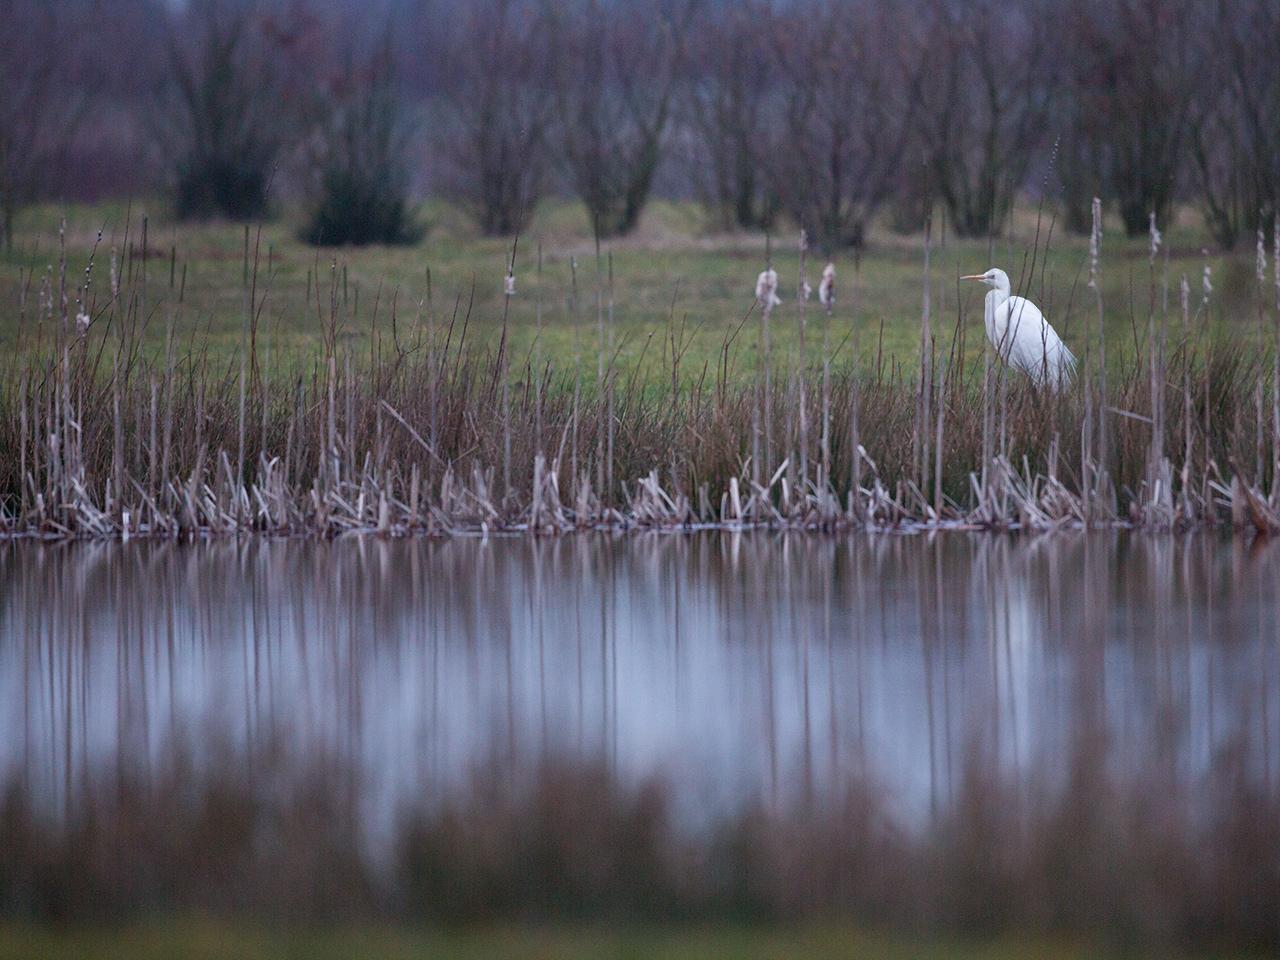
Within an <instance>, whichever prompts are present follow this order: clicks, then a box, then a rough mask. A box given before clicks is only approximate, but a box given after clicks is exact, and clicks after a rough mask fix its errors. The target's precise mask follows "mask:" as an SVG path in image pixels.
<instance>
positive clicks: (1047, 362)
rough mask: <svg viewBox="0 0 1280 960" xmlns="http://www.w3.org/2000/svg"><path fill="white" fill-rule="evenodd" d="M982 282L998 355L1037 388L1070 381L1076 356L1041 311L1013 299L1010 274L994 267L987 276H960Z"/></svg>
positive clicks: (991, 336)
mask: <svg viewBox="0 0 1280 960" xmlns="http://www.w3.org/2000/svg"><path fill="white" fill-rule="evenodd" d="M960 279H961V280H980V281H981V282H983V283H985V284H986V285H987V286H989V287H991V290H990V291H989V292H988V293H987V302H986V310H985V311H984V317H983V318H984V320H985V321H986V326H987V338H988V339H989V340H990V341H991V343H992V345H993V346H994V347H995V348H996V354H997V355H998V356H999V357H1000V358H1001V359H1002V360H1003V361H1004V362H1005V363H1007V364H1008V365H1009V366H1011V367H1014V368H1015V369H1017V370H1021V371H1022V372H1023V373H1025V374H1026V375H1027V376H1029V377H1030V378H1031V379H1032V381H1034V382H1035V383H1036V384H1038V385H1041V386H1043V385H1046V384H1047V385H1048V386H1050V387H1052V388H1054V389H1057V388H1058V387H1064V386H1066V385H1067V384H1068V383H1070V382H1071V374H1072V373H1073V372H1074V371H1075V366H1076V358H1075V355H1074V354H1073V353H1072V352H1071V351H1070V350H1068V349H1067V345H1066V344H1065V343H1063V342H1062V338H1061V337H1060V336H1058V332H1057V331H1056V330H1054V329H1053V327H1051V326H1050V325H1049V321H1047V320H1046V319H1045V318H1044V314H1043V313H1041V312H1040V308H1039V307H1037V306H1036V305H1035V304H1034V303H1032V302H1031V301H1030V300H1028V299H1027V298H1026V297H1015V296H1012V292H1013V288H1012V287H1011V286H1010V285H1009V275H1008V274H1007V273H1005V272H1004V271H1003V270H1000V269H998V268H996V267H992V268H991V269H990V270H988V271H987V272H986V273H978V274H973V275H972V276H968V277H961V278H960Z"/></svg>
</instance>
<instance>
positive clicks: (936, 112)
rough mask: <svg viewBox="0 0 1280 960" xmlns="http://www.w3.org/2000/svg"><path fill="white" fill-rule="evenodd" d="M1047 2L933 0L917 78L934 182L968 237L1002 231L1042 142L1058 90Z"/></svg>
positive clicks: (960, 230) (957, 225) (955, 222)
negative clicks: (1054, 91) (1054, 92)
mask: <svg viewBox="0 0 1280 960" xmlns="http://www.w3.org/2000/svg"><path fill="white" fill-rule="evenodd" d="M1054 19H1055V18H1054V17H1053V16H1052V14H1051V12H1050V10H1049V9H1048V7H1047V4H1045V3H1042V2H1039V0H1032V2H1030V3H1025V4H1008V3H999V2H997V0H933V2H932V3H931V5H930V7H929V9H928V17H927V20H926V22H925V34H924V37H923V41H922V47H921V57H922V58H923V59H924V60H925V62H926V69H925V71H924V72H923V74H922V80H921V82H920V83H918V84H916V86H915V90H916V98H917V101H918V103H919V106H920V124H921V135H922V142H923V144H924V147H925V149H926V151H927V152H928V155H929V157H930V159H931V164H932V167H933V171H934V182H935V183H936V185H937V189H938V192H939V194H940V196H941V198H942V200H943V201H944V202H945V203H946V205H947V209H948V211H949V212H950V214H951V221H952V224H953V225H954V227H955V230H956V232H957V233H959V234H960V235H962V236H988V235H990V234H993V233H995V232H997V231H999V230H1000V228H1001V227H1002V226H1003V224H1004V222H1005V220H1006V219H1007V217H1008V215H1009V211H1010V210H1011V209H1012V207H1013V201H1014V198H1015V196H1016V194H1017V191H1018V188H1019V187H1021V186H1022V184H1023V182H1024V180H1025V179H1026V175H1027V168H1028V166H1029V164H1030V161H1031V158H1032V156H1033V155H1034V154H1035V152H1036V150H1037V149H1038V148H1039V147H1040V146H1041V143H1042V131H1043V130H1044V129H1045V125H1046V120H1047V118H1048V115H1049V106H1050V93H1051V91H1052V89H1053V76H1052V61H1051V58H1050V57H1049V56H1048V53H1049V47H1050V42H1051V39H1052V33H1051V30H1052V25H1053V23H1054Z"/></svg>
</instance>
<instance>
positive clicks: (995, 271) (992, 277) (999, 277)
mask: <svg viewBox="0 0 1280 960" xmlns="http://www.w3.org/2000/svg"><path fill="white" fill-rule="evenodd" d="M960 279H961V280H979V281H981V282H982V283H985V284H986V285H987V286H988V287H994V288H995V289H997V290H1003V291H1005V293H1008V292H1009V289H1010V288H1009V275H1008V274H1007V273H1005V272H1004V271H1003V270H1001V269H1000V268H999V267H992V268H991V269H990V270H988V271H987V272H986V273H971V274H969V275H968V276H967V277H961V278H960Z"/></svg>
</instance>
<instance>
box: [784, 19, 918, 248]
mask: <svg viewBox="0 0 1280 960" xmlns="http://www.w3.org/2000/svg"><path fill="white" fill-rule="evenodd" d="M887 9H888V8H887V7H885V6H883V5H880V4H876V3H868V2H861V3H856V4H852V3H850V4H835V3H814V4H808V5H804V6H799V7H796V8H794V9H792V10H791V11H789V13H788V14H787V17H788V19H787V21H786V22H785V24H784V27H783V29H781V30H779V31H777V38H778V41H777V42H778V45H777V62H778V65H779V72H780V101H781V103H780V108H779V111H778V112H779V116H778V119H777V123H776V128H775V129H776V135H777V139H776V140H775V142H774V143H773V144H772V146H771V149H770V150H769V151H768V165H769V169H770V173H771V178H772V182H773V186H774V190H776V192H777V194H778V197H779V198H780V200H781V202H782V205H783V207H784V208H785V209H786V210H787V211H788V212H789V213H790V214H791V215H792V216H793V217H795V219H796V220H797V221H799V223H800V224H801V226H803V227H804V228H805V229H806V230H807V231H809V233H810V235H811V236H812V237H813V238H814V239H815V240H817V241H818V242H819V243H821V244H822V245H823V246H824V247H827V248H830V247H836V246H854V247H858V246H861V245H862V244H863V242H864V240H865V238H866V228H867V223H868V221H869V220H870V219H871V217H872V215H873V214H874V213H875V211H876V209H877V208H878V207H879V206H880V204H881V203H882V202H883V201H884V200H885V199H886V198H887V197H888V196H889V194H890V191H891V188H892V187H893V186H894V184H895V182H896V180H897V177H898V167H899V165H900V164H901V162H902V152H903V146H904V145H905V143H906V137H907V133H908V131H909V129H910V121H911V110H912V101H911V98H910V97H909V96H907V95H906V94H905V92H904V88H905V87H906V86H907V83H906V82H905V78H904V77H903V76H902V75H901V72H900V67H901V63H900V62H899V61H898V60H897V58H896V57H895V55H894V54H893V53H892V51H891V50H889V49H887V48H886V45H887V44H890V43H892V40H891V38H892V37H893V31H892V30H890V29H888V27H889V24H888V23H887V22H886V21H885V20H884V19H883V15H884V13H885V12H886V11H887Z"/></svg>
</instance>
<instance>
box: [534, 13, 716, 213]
mask: <svg viewBox="0 0 1280 960" xmlns="http://www.w3.org/2000/svg"><path fill="white" fill-rule="evenodd" d="M672 2H675V3H678V6H675V7H674V8H673V7H672V6H671V3H672ZM547 9H548V17H549V19H550V27H551V29H552V32H553V51H554V54H553V55H554V64H553V77H554V89H555V102H556V113H557V127H558V129H557V139H558V141H559V145H560V153H561V159H562V160H563V163H564V167H565V170H566V172H567V174H568V177H569V181H570V182H571V183H572V185H573V188H574V190H575V191H576V192H577V194H578V196H579V197H580V198H581V199H582V202H583V203H585V204H586V206H587V213H588V215H589V216H590V217H591V222H592V227H593V229H594V230H595V232H596V234H597V235H598V236H601V237H608V236H617V235H621V234H625V233H628V232H630V231H631V229H632V228H633V227H635V225H636V223H637V221H638V220H639V218H640V213H641V211H642V210H643V209H644V205H645V203H646V202H647V201H648V199H649V191H650V189H651V188H652V186H653V177H654V173H655V172H656V171H657V168H658V161H659V159H660V158H661V151H662V143H663V136H664V134H665V133H666V130H667V123H668V120H669V119H670V115H671V105H672V95H673V91H674V88H675V82H676V77H677V69H678V64H679V59H680V56H681V43H682V41H683V38H684V35H685V30H686V28H687V26H688V24H689V20H690V16H691V14H692V12H693V3H692V0H639V2H636V3H629V4H625V5H609V6H607V7H606V6H604V5H602V4H601V3H599V2H598V0H586V3H585V5H581V6H574V7H568V6H567V5H559V4H557V5H555V6H554V7H553V6H550V5H549V6H548V8H547Z"/></svg>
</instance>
